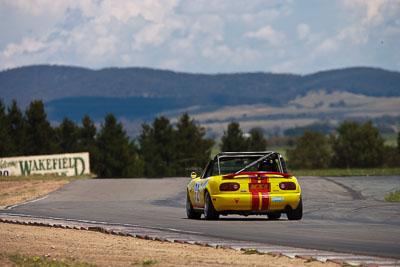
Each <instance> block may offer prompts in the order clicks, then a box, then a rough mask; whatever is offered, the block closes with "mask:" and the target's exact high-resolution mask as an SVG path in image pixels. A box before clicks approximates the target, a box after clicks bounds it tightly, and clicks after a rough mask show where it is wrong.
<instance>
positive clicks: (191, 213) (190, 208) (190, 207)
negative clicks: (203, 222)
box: [186, 193, 201, 219]
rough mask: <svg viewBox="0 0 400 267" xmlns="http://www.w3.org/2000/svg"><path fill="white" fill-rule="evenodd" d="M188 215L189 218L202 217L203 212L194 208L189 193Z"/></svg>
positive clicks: (187, 197)
mask: <svg viewBox="0 0 400 267" xmlns="http://www.w3.org/2000/svg"><path fill="white" fill-rule="evenodd" d="M186 215H187V217H188V219H200V217H201V213H199V212H196V211H195V210H194V209H193V205H192V202H190V196H189V193H187V194H186Z"/></svg>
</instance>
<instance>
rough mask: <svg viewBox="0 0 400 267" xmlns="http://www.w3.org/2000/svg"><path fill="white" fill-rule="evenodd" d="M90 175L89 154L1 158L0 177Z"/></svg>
mask: <svg viewBox="0 0 400 267" xmlns="http://www.w3.org/2000/svg"><path fill="white" fill-rule="evenodd" d="M33 174H53V175H62V176H77V175H84V174H90V162H89V153H88V152H83V153H72V154H57V155H40V156H29V157H13V158H0V176H11V175H12V176H20V175H33Z"/></svg>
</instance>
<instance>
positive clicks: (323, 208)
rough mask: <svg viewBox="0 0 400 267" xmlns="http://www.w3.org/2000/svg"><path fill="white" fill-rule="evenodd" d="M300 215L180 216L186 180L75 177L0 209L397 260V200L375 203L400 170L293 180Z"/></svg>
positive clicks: (395, 184)
mask: <svg viewBox="0 0 400 267" xmlns="http://www.w3.org/2000/svg"><path fill="white" fill-rule="evenodd" d="M299 181H300V185H301V186H302V189H303V201H304V202H303V203H304V217H303V219H302V220H301V221H288V220H287V219H286V216H285V215H282V218H281V219H280V220H277V221H270V220H268V219H267V217H266V216H249V217H243V216H227V217H224V216H222V217H221V219H220V220H218V221H205V220H203V219H201V220H189V219H186V213H185V197H186V195H185V194H186V191H185V190H186V185H187V183H188V182H189V179H188V178H171V179H89V180H76V181H73V182H71V183H70V184H68V185H66V186H65V187H63V188H61V189H60V190H58V191H56V192H53V193H51V194H50V195H49V196H48V197H47V198H44V199H41V200H38V201H35V202H31V203H26V204H24V205H20V206H17V207H14V208H12V209H9V210H2V211H0V212H5V213H15V214H27V215H33V216H45V217H47V216H49V217H58V218H68V219H86V220H95V221H101V222H112V223H121V224H126V223H129V224H135V225H140V226H151V227H159V228H165V229H177V230H181V231H189V232H195V233H199V234H202V235H207V236H212V237H222V238H229V239H236V240H246V241H256V242H264V243H268V244H276V245H286V246H296V247H304V248H315V249H323V250H332V251H339V252H350V253H356V254H366V255H374V256H384V257H392V258H400V203H390V202H384V201H382V199H383V196H384V194H385V193H387V192H392V191H395V190H399V189H400V176H387V177H371V176H370V177H336V178H312V177H307V178H300V179H299Z"/></svg>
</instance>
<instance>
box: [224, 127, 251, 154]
mask: <svg viewBox="0 0 400 267" xmlns="http://www.w3.org/2000/svg"><path fill="white" fill-rule="evenodd" d="M220 147H221V151H223V152H229V151H230V152H237V151H247V148H248V146H247V140H246V138H244V136H243V132H242V130H241V129H240V124H239V123H238V122H231V123H229V124H228V128H227V131H224V134H223V136H222V138H221V145H220Z"/></svg>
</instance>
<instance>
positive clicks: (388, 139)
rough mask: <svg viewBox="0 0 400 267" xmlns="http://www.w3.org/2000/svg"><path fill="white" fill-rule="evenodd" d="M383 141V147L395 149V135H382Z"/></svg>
mask: <svg viewBox="0 0 400 267" xmlns="http://www.w3.org/2000/svg"><path fill="white" fill-rule="evenodd" d="M382 137H383V139H385V145H387V146H392V147H397V134H395V133H391V134H382Z"/></svg>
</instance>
